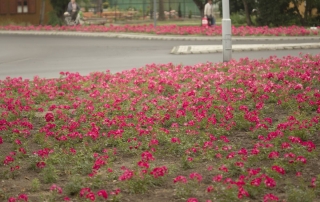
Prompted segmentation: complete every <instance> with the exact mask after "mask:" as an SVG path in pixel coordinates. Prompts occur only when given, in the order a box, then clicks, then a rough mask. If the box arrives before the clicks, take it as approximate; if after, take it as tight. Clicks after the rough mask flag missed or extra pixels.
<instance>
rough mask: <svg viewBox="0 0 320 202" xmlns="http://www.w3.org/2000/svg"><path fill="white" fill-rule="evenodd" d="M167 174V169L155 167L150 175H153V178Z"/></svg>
mask: <svg viewBox="0 0 320 202" xmlns="http://www.w3.org/2000/svg"><path fill="white" fill-rule="evenodd" d="M167 172H168V168H167V167H166V166H162V167H156V168H154V169H153V170H152V171H151V172H150V174H151V175H153V177H154V178H158V177H163V176H164V175H165V174H166V173H167Z"/></svg>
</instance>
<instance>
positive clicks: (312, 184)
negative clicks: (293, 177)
mask: <svg viewBox="0 0 320 202" xmlns="http://www.w3.org/2000/svg"><path fill="white" fill-rule="evenodd" d="M316 181H317V178H315V177H313V178H312V179H311V185H310V186H311V187H313V188H314V187H316Z"/></svg>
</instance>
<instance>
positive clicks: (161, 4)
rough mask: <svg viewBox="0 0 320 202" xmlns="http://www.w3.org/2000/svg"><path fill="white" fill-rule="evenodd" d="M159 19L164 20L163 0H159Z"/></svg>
mask: <svg viewBox="0 0 320 202" xmlns="http://www.w3.org/2000/svg"><path fill="white" fill-rule="evenodd" d="M159 20H165V16H164V6H163V0H159Z"/></svg>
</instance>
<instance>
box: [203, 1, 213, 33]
mask: <svg viewBox="0 0 320 202" xmlns="http://www.w3.org/2000/svg"><path fill="white" fill-rule="evenodd" d="M213 9H214V8H213V4H212V0H208V3H206V5H205V6H204V16H206V17H207V19H208V23H209V26H211V27H212V26H213V25H215V19H214V15H213Z"/></svg>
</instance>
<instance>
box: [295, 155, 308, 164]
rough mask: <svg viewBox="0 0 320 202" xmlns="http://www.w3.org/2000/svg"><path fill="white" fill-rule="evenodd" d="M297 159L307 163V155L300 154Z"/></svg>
mask: <svg viewBox="0 0 320 202" xmlns="http://www.w3.org/2000/svg"><path fill="white" fill-rule="evenodd" d="M296 161H300V162H301V163H303V164H306V163H307V159H306V158H305V157H303V156H298V157H297V159H296Z"/></svg>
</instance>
